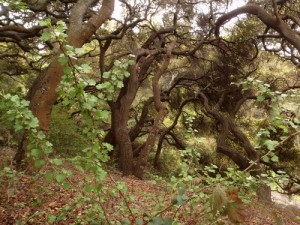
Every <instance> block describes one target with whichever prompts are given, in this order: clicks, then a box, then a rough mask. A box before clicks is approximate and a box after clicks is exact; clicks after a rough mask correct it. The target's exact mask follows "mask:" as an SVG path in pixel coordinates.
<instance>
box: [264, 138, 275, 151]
mask: <svg viewBox="0 0 300 225" xmlns="http://www.w3.org/2000/svg"><path fill="white" fill-rule="evenodd" d="M264 144H265V145H266V146H267V148H268V150H270V151H273V150H274V149H275V147H276V145H278V141H272V140H266V141H265V143H264Z"/></svg>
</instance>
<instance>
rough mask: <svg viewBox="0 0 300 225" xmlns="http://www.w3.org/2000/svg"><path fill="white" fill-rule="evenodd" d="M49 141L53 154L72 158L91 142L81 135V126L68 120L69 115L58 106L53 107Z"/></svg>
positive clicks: (72, 120) (74, 121)
mask: <svg viewBox="0 0 300 225" xmlns="http://www.w3.org/2000/svg"><path fill="white" fill-rule="evenodd" d="M51 118H52V119H51V129H50V132H49V140H50V142H51V143H52V144H53V150H54V153H55V154H58V155H62V156H64V157H73V156H76V155H80V154H82V149H85V148H87V147H88V146H89V144H90V142H91V140H90V139H89V138H88V137H86V135H84V134H82V132H81V131H82V128H83V127H82V126H80V125H78V124H77V123H78V121H76V120H74V119H71V118H70V113H69V112H68V111H67V110H65V109H63V108H62V107H60V106H54V107H53V109H52V115H51Z"/></svg>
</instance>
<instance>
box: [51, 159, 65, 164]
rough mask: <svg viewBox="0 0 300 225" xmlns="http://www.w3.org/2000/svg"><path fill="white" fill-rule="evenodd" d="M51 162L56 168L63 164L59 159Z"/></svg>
mask: <svg viewBox="0 0 300 225" xmlns="http://www.w3.org/2000/svg"><path fill="white" fill-rule="evenodd" d="M52 162H53V163H54V165H56V166H61V165H62V164H63V162H62V160H61V159H53V160H52Z"/></svg>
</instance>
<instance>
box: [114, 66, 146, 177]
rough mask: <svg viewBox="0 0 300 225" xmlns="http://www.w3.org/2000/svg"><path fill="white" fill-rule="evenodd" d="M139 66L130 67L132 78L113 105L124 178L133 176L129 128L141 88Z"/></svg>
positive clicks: (116, 139)
mask: <svg viewBox="0 0 300 225" xmlns="http://www.w3.org/2000/svg"><path fill="white" fill-rule="evenodd" d="M137 67H138V65H134V66H130V67H129V69H128V70H129V72H130V77H129V78H128V80H127V81H126V82H125V84H124V87H123V88H122V90H121V92H120V94H119V97H118V99H117V101H116V102H113V103H111V104H112V107H111V109H112V129H113V135H114V139H115V141H116V144H117V145H118V150H119V165H120V168H121V170H122V171H123V175H124V176H128V175H131V174H133V167H134V166H133V149H132V142H131V139H130V135H129V130H128V127H127V122H128V120H129V112H130V107H131V104H132V102H133V100H134V98H135V96H136V93H137V91H138V88H139V86H140V82H139V77H138V74H137V71H136V70H137Z"/></svg>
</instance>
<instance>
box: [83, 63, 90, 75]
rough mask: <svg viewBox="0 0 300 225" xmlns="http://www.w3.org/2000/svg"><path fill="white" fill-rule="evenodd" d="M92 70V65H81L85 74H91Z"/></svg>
mask: <svg viewBox="0 0 300 225" xmlns="http://www.w3.org/2000/svg"><path fill="white" fill-rule="evenodd" d="M91 70H92V68H91V67H90V65H88V64H82V65H81V71H82V72H83V73H89V72H90V71H91Z"/></svg>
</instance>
